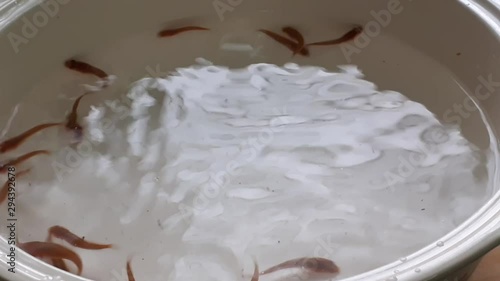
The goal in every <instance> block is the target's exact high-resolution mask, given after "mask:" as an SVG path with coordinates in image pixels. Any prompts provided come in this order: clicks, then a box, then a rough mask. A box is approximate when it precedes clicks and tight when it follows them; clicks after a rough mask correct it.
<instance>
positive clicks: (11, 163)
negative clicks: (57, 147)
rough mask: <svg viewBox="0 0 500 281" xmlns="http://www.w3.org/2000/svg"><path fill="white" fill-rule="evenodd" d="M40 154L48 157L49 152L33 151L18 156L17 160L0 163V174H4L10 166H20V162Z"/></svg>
mask: <svg viewBox="0 0 500 281" xmlns="http://www.w3.org/2000/svg"><path fill="white" fill-rule="evenodd" d="M40 154H45V155H50V151H48V150H35V151H32V152H29V153H26V154H24V155H22V156H19V157H18V158H15V159H12V160H8V161H7V162H3V163H0V173H5V172H6V171H7V168H8V167H10V166H16V165H17V164H21V163H22V162H24V161H26V160H28V159H30V158H32V157H34V156H37V155H40Z"/></svg>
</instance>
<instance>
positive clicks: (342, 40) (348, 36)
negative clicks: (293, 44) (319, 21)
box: [306, 26, 363, 46]
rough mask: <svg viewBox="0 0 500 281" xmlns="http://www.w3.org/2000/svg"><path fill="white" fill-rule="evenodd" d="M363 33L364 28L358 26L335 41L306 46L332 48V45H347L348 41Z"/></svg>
mask: <svg viewBox="0 0 500 281" xmlns="http://www.w3.org/2000/svg"><path fill="white" fill-rule="evenodd" d="M361 32H363V27H361V26H357V27H355V28H353V29H352V30H351V31H349V32H347V33H346V34H344V35H343V36H342V37H340V38H337V39H333V40H328V41H321V42H316V43H310V44H306V46H331V45H338V44H341V43H345V42H347V41H350V40H353V39H354V38H356V36H358V35H359V34H361Z"/></svg>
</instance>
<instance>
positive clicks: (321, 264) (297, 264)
mask: <svg viewBox="0 0 500 281" xmlns="http://www.w3.org/2000/svg"><path fill="white" fill-rule="evenodd" d="M289 268H302V269H305V270H306V271H308V272H310V273H313V274H316V275H322V276H329V277H330V278H331V277H333V276H336V275H337V274H338V273H339V272H340V270H339V268H338V267H337V265H336V264H335V263H334V262H333V261H331V260H328V259H324V258H298V259H293V260H289V261H286V262H283V263H280V264H278V265H276V266H273V267H271V268H269V269H266V270H264V271H263V272H261V273H260V274H261V275H264V274H268V273H272V272H276V271H279V270H282V269H289Z"/></svg>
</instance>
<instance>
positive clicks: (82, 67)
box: [64, 59, 109, 79]
mask: <svg viewBox="0 0 500 281" xmlns="http://www.w3.org/2000/svg"><path fill="white" fill-rule="evenodd" d="M64 65H65V66H66V67H67V68H69V69H71V70H74V71H77V72H80V73H83V74H92V75H95V76H97V77H99V78H101V79H104V78H107V77H108V76H109V75H108V74H107V73H106V72H104V71H103V70H102V69H99V68H97V67H95V66H92V65H90V64H88V63H86V62H82V61H77V60H74V59H70V60H67V61H65V62H64Z"/></svg>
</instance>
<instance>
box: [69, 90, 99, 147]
mask: <svg viewBox="0 0 500 281" xmlns="http://www.w3.org/2000/svg"><path fill="white" fill-rule="evenodd" d="M92 93H94V92H87V93H85V94H83V95H81V96H79V97H78V98H77V99H76V100H75V102H74V103H73V108H72V110H71V113H70V114H69V115H68V117H67V118H66V128H67V129H68V130H71V131H74V132H75V134H76V135H77V138H78V139H80V138H81V137H82V134H83V133H82V132H83V127H82V126H81V125H80V124H79V123H78V106H79V105H80V101H81V100H82V98H83V97H85V96H86V95H88V94H92Z"/></svg>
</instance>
